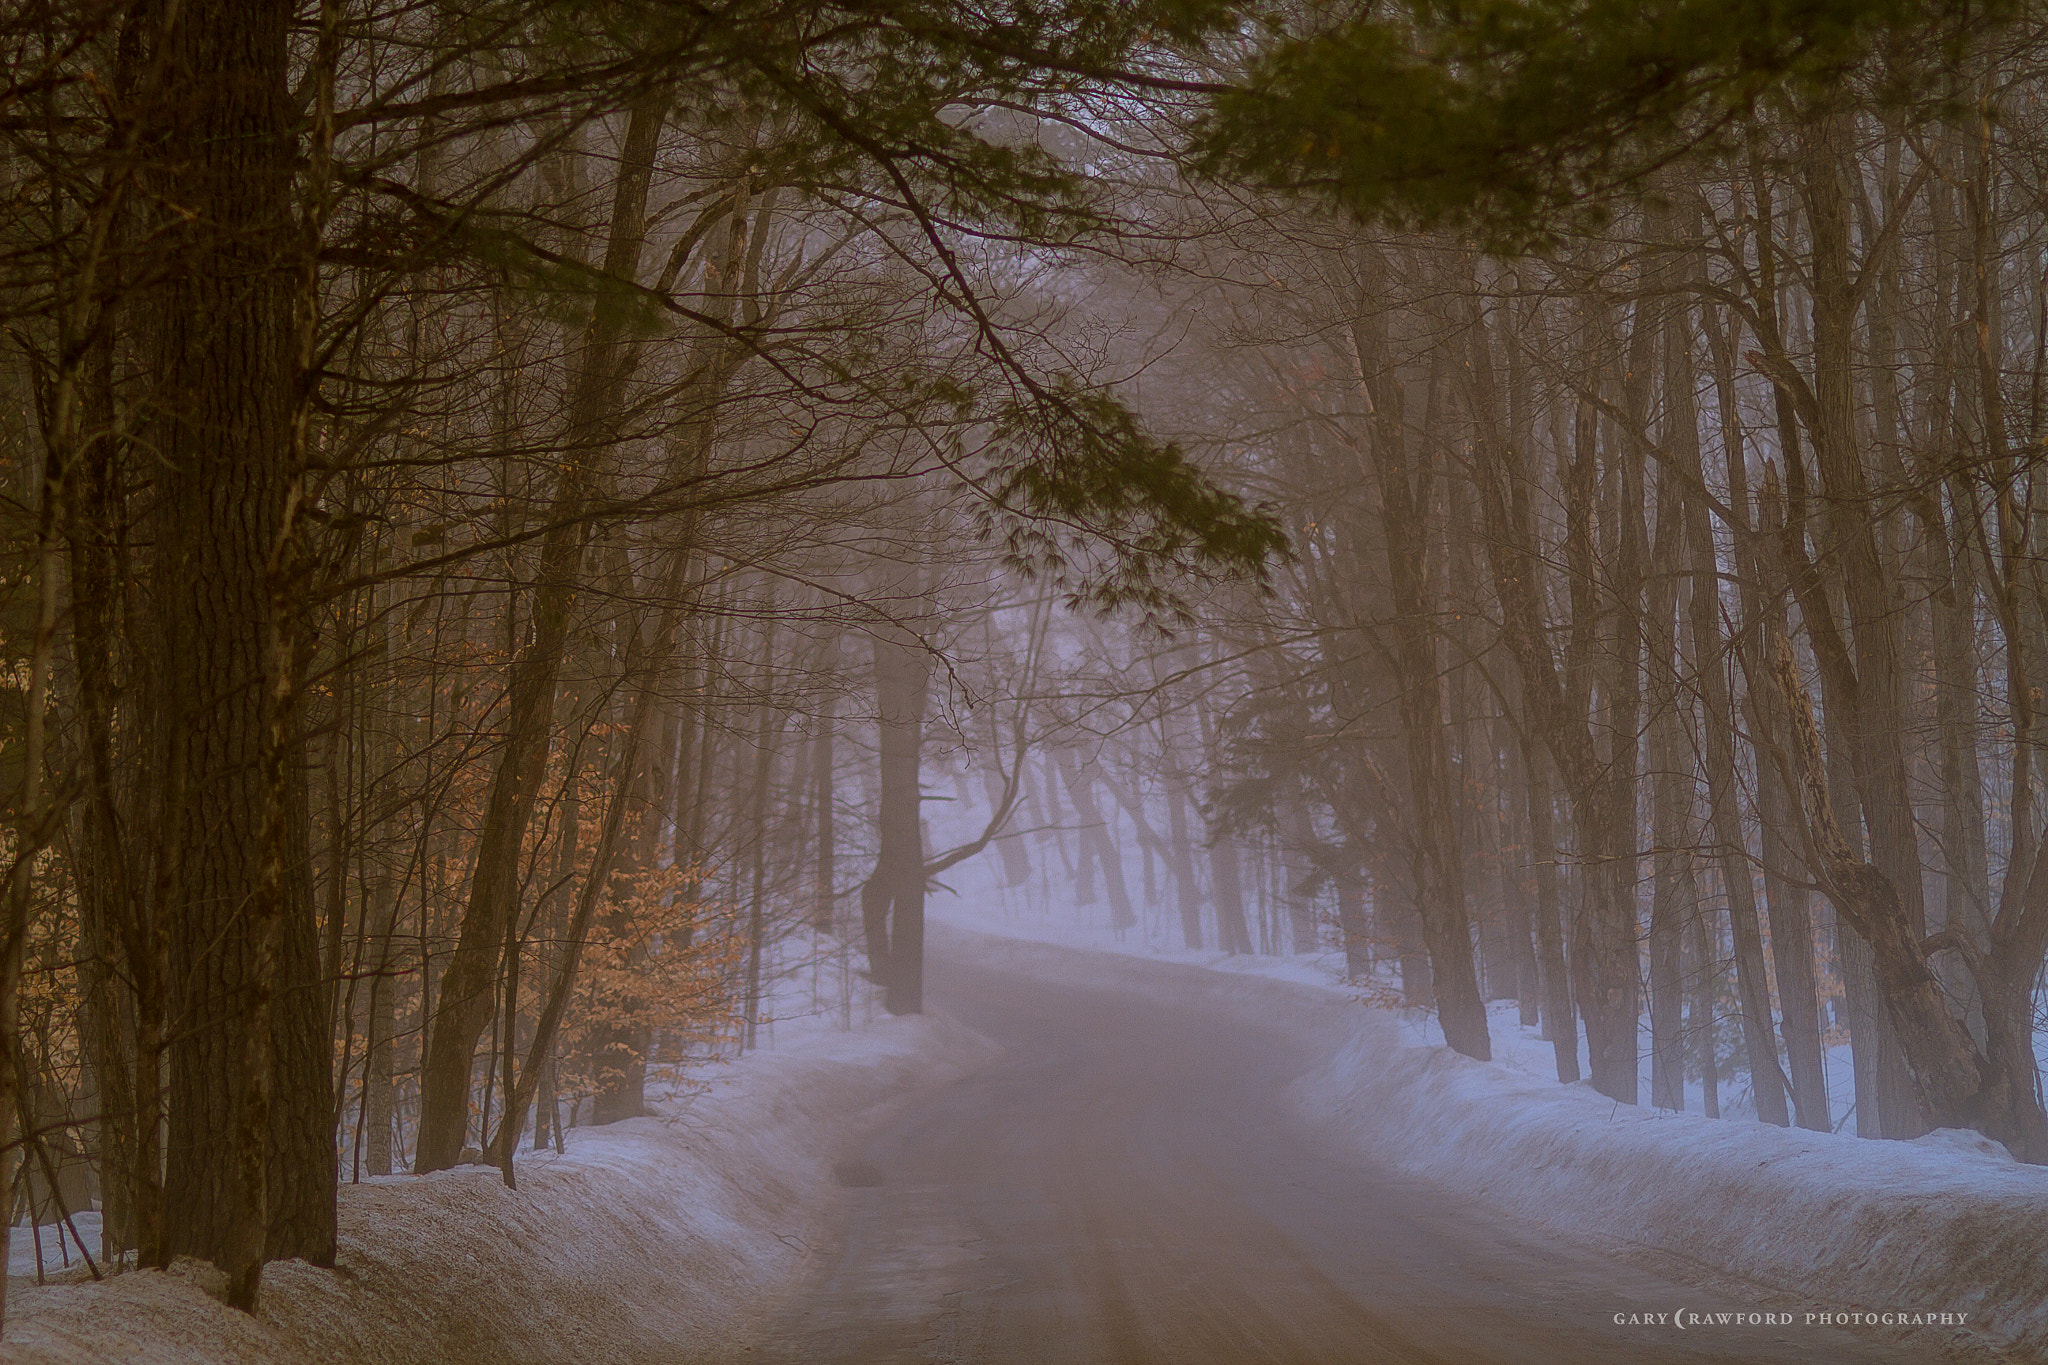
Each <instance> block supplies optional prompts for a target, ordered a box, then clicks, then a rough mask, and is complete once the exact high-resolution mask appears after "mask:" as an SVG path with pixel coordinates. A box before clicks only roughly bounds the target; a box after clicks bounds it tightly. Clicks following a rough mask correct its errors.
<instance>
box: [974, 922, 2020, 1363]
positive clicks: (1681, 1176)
mask: <svg viewBox="0 0 2048 1365" xmlns="http://www.w3.org/2000/svg"><path fill="white" fill-rule="evenodd" d="M933 941H934V942H937V943H942V944H946V945H949V946H948V948H947V950H948V951H958V952H961V953H963V954H965V953H972V955H973V956H974V958H975V959H976V960H977V961H981V962H986V963H989V964H991V965H1001V966H1004V967H1007V968H1009V969H1011V970H1015V971H1019V972H1023V973H1027V974H1033V975H1041V976H1047V977H1053V978H1057V979H1059V980H1063V981H1070V982H1085V983H1091V984H1099V985H1101V986H1104V987H1108V988H1114V989H1118V990H1123V991H1129V992H1136V993H1140V994H1143V995H1147V996H1150V997H1152V998H1155V999H1162V1000H1166V999H1170V1000H1172V1001H1174V1002H1176V1003H1179V1004H1190V1003H1199V1004H1202V1005H1205V1006H1208V1007H1210V1008H1213V1009H1218V1010H1222V1011H1225V1012H1227V1013H1229V1014H1231V1015H1234V1016H1236V1017H1238V1018H1241V1019H1243V1020H1244V1021H1245V1023H1246V1025H1247V1026H1248V1027H1254V1028H1258V1029H1262V1030H1271V1031H1273V1032H1275V1033H1279V1034H1283V1035H1287V1036H1291V1037H1293V1038H1296V1039H1298V1040H1301V1041H1302V1042H1303V1043H1304V1044H1306V1045H1307V1047H1308V1048H1309V1049H1310V1050H1311V1051H1312V1052H1313V1053H1314V1054H1315V1055H1316V1056H1317V1057H1318V1058H1320V1059H1321V1060H1319V1061H1318V1062H1317V1064H1316V1065H1315V1066H1314V1067H1313V1069H1312V1070H1310V1071H1309V1072H1307V1073H1306V1074H1304V1075H1302V1076H1301V1077H1300V1078H1299V1079H1298V1080H1296V1081H1295V1082H1294V1084H1293V1086H1292V1088H1291V1091H1290V1095H1289V1098H1290V1101H1291V1102H1292V1104H1293V1106H1294V1108H1295V1111H1296V1113H1297V1114H1298V1115H1299V1116H1300V1117H1301V1118H1302V1119H1303V1120H1304V1121H1305V1122H1306V1123H1307V1124H1308V1125H1309V1126H1310V1127H1311V1128H1313V1129H1314V1130H1315V1131H1316V1132H1317V1133H1318V1134H1319V1135H1320V1136H1322V1137H1323V1138H1325V1139H1326V1140H1328V1141H1330V1142H1332V1143H1334V1144H1336V1145H1338V1146H1340V1147H1341V1148H1343V1149H1345V1150H1347V1151H1349V1152H1350V1153H1352V1154H1353V1155H1355V1156H1358V1157H1361V1158H1365V1159H1368V1160H1373V1161H1379V1162H1385V1163H1389V1164H1391V1165H1394V1166H1395V1167H1397V1168H1399V1169H1401V1170H1404V1171H1406V1172H1408V1173H1410V1174H1413V1175H1416V1176H1418V1177H1421V1178H1424V1179H1427V1180H1430V1181H1433V1182H1435V1183H1437V1184H1439V1185H1442V1186H1446V1187H1449V1188H1451V1189H1454V1190H1457V1191H1458V1192H1460V1193H1462V1194H1465V1195H1467V1196H1470V1197H1473V1198H1475V1199H1478V1200H1481V1201H1484V1202H1485V1203H1487V1204H1489V1205H1491V1206H1493V1207H1496V1208H1500V1209H1504V1210H1507V1211H1509V1212H1512V1213H1514V1214H1516V1215H1517V1216H1520V1217H1523V1218H1527V1219H1529V1220H1532V1221H1535V1222H1538V1223H1542V1224H1545V1225H1547V1226H1550V1227H1552V1228H1555V1229H1558V1230H1560V1231H1562V1232H1565V1233H1568V1234H1576V1235H1578V1236H1581V1237H1590V1238H1594V1239H1598V1240H1599V1241H1602V1242H1607V1243H1615V1242H1619V1243H1624V1244H1628V1245H1630V1246H1633V1247H1637V1248H1645V1249H1649V1250H1652V1251H1656V1252H1660V1253H1664V1254H1667V1255H1671V1256H1677V1257H1682V1258H1684V1259H1685V1260H1686V1261H1688V1262H1692V1263H1695V1264H1699V1265H1703V1266H1705V1267H1709V1268H1711V1269H1712V1270H1714V1271H1717V1272H1721V1273H1723V1274H1727V1275H1732V1276H1735V1277H1738V1278H1740V1279H1743V1280H1746V1281H1750V1282H1753V1283H1757V1284H1760V1285H1764V1286H1768V1287H1771V1288H1774V1289H1779V1290H1784V1291H1788V1292H1791V1293H1794V1294H1798V1295H1800V1296H1802V1297H1807V1298H1812V1299H1818V1300H1822V1301H1824V1302H1828V1303H1832V1304H1837V1305H1840V1306H1841V1307H1842V1308H1843V1309H1845V1310H1850V1311H1865V1312H1871V1311H1875V1312H1908V1313H1911V1312H1920V1313H1928V1312H1935V1313H1967V1314H1968V1315H1969V1318H1968V1324H1969V1326H1970V1327H1971V1328H1972V1329H1974V1330H1976V1331H1977V1332H1979V1333H1981V1334H1982V1336H1983V1337H1984V1338H1989V1339H1990V1340H1991V1341H1993V1342H1995V1343H1997V1344H1998V1345H2001V1346H2006V1347H2010V1348H2015V1349H2017V1350H2018V1351H2019V1352H2020V1353H2023V1354H2024V1355H2026V1356H2027V1357H2029V1358H2041V1359H2048V1169H2042V1168H2039V1167H2029V1166H2021V1165H2019V1164H2018V1163H2016V1162H2015V1161H2013V1160H2012V1158H2011V1157H2010V1156H2009V1155H2007V1154H2006V1152H2005V1149H2004V1148H2002V1147H1999V1146H1997V1144H1995V1143H1991V1142H1989V1141H1987V1140H1984V1139H1981V1138H1979V1137H1978V1136H1977V1135H1976V1134H1973V1133H1972V1134H1958V1133H1940V1134H1933V1135H1930V1136H1929V1137H1928V1138H1923V1139H1921V1140H1920V1141H1919V1142H1917V1143H1905V1142H1870V1141H1865V1140H1862V1139H1858V1138H1853V1137H1844V1136H1838V1135H1834V1134H1827V1133H1810V1132H1806V1131H1803V1130H1798V1129H1792V1130H1787V1129H1782V1128H1776V1127H1771V1126H1768V1125H1765V1124H1760V1123H1755V1122H1743V1121H1736V1120H1726V1119H1708V1118H1705V1117H1703V1116H1701V1115H1697V1114H1674V1113H1669V1112H1659V1111H1653V1110H1647V1109H1640V1108H1634V1107H1630V1106H1626V1105H1617V1104H1616V1103H1615V1102H1614V1101H1613V1100H1610V1099H1608V1098H1607V1097H1606V1096H1604V1095H1601V1094H1599V1093H1598V1092H1596V1091H1594V1090H1593V1089H1592V1087H1591V1086H1590V1085H1587V1084H1583V1083H1582V1084H1578V1085H1571V1086H1566V1085H1560V1084H1558V1083H1557V1082H1556V1081H1554V1080H1550V1081H1545V1080H1542V1079H1539V1078H1535V1077H1531V1076H1529V1075H1526V1074H1522V1073H1517V1072H1514V1071H1511V1070H1509V1069H1507V1068H1504V1067H1501V1066H1497V1065H1493V1064H1489V1063H1484V1062H1476V1061H1473V1060H1471V1059H1470V1058H1467V1057H1462V1056H1459V1055H1458V1054H1456V1053H1454V1052H1452V1051H1450V1050H1449V1049H1448V1048H1445V1047H1442V1046H1427V1045H1419V1044H1418V1043H1416V1042H1415V1041H1414V1040H1413V1039H1412V1037H1411V1036H1410V1033H1411V1030H1410V1028H1409V1026H1408V1025H1407V1023H1406V1022H1404V1021H1403V1020H1402V1019H1401V1017H1400V1016H1399V1015H1397V1014H1394V1013H1392V1012H1390V1011H1387V1010H1383V1009H1374V1008H1369V1007H1367V1006H1364V1005H1362V1004H1361V1003H1359V1002H1358V1001H1357V1000H1355V999H1353V998H1351V996H1350V995H1349V994H1347V993H1346V992H1345V991H1344V990H1343V989H1342V988H1341V987H1331V986H1318V985H1311V984H1306V983H1304V982H1301V981H1298V980H1283V979H1276V978H1274V977H1272V976H1267V975H1259V974H1254V973H1255V972H1256V964H1247V965H1249V966H1252V967H1253V971H1251V972H1244V971H1217V970H1211V969H1207V968H1203V967H1195V966H1188V965H1182V964H1176V963H1168V962H1157V961H1146V960H1143V959H1140V958H1136V957H1131V956H1124V955H1120V954H1114V953H1107V952H1103V951H1101V950H1100V949H1093V948H1075V947H1065V946H1056V945H1052V944H1046V943H1040V942H1027V941H1023V940H1018V939H1013V938H1003V937H996V936H993V935H989V934H983V933H977V932H974V931H971V930H967V929H963V928H958V927H953V926H948V927H947V928H945V929H944V930H943V931H942V932H941V933H940V934H937V935H935V936H934V940H933ZM1269 961H1270V960H1269ZM1219 965H1220V964H1219ZM1658 1306H1659V1307H1670V1308H1679V1307H1682V1306H1683V1305H1677V1304H1673V1305H1658Z"/></svg>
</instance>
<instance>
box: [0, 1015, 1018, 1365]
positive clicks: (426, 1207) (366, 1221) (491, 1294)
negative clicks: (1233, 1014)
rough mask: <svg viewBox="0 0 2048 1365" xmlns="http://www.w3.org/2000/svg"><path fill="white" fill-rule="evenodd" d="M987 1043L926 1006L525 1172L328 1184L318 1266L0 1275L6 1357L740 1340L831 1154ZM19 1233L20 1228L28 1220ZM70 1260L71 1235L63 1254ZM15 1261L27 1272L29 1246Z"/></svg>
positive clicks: (508, 1355)
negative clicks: (72, 1280) (236, 1300)
mask: <svg viewBox="0 0 2048 1365" xmlns="http://www.w3.org/2000/svg"><path fill="white" fill-rule="evenodd" d="M992 1054H993V1047H992V1045H991V1044H989V1043H988V1042H987V1041H986V1040H985V1039H982V1038H980V1037H979V1036H978V1035H975V1034H973V1033H971V1032H969V1031H967V1030H966V1029H964V1028H961V1027H960V1026H958V1025H956V1024H953V1023H950V1022H948V1021H947V1020H945V1019H944V1018H943V1017H941V1016H930V1015H928V1016H924V1017H922V1018H904V1019H886V1018H885V1019H880V1020H877V1021H876V1022H875V1023H874V1024H873V1025H872V1026H871V1027H870V1028H868V1029H866V1030H863V1031H861V1032H858V1033H844V1034H841V1033H829V1032H827V1033H814V1034H812V1036H810V1037H808V1038H806V1039H804V1040H803V1041H802V1042H800V1043H798V1044H797V1045H796V1046H794V1047H789V1048H785V1049H784V1050H781V1051H777V1052H756V1053H752V1054H749V1055H748V1056H747V1057H746V1058H745V1059H744V1060H743V1061H740V1062H738V1063H735V1064H732V1065H729V1066H726V1067H722V1068H719V1069H718V1073H717V1079H715V1080H714V1082H713V1086H712V1090H711V1092H710V1093H709V1094H706V1095H701V1096H698V1097H696V1098H695V1099H693V1100H689V1101H684V1102H679V1103H677V1104H674V1105H669V1106H663V1108H664V1109H665V1110H666V1112H664V1113H662V1114H661V1115H659V1116H657V1117H652V1118H642V1119H633V1120H629V1121H627V1122H625V1123H618V1124H612V1125H608V1126H606V1127H603V1128H578V1129H573V1130H571V1131H570V1133H569V1142H568V1151H567V1153H566V1154H565V1155H561V1156H556V1155H555V1154H553V1153H550V1152H544V1153H536V1154H532V1155H530V1156H527V1157H523V1158H521V1159H520V1161H519V1165H518V1180H519V1188H518V1189H517V1190H516V1191H515V1190H508V1189H506V1188H505V1187H504V1184H503V1182H502V1181H501V1180H500V1179H499V1177H498V1174H497V1172H496V1171H494V1170H488V1169H485V1168H482V1167H466V1168H461V1169H458V1170H454V1171H445V1172H441V1173H439V1174H437V1175H431V1176H426V1177H421V1178H415V1177H408V1176H395V1177H389V1178H385V1179H379V1180H371V1181H366V1182H364V1183H363V1184H360V1185H344V1186H343V1187H342V1191H341V1249H340V1257H339V1262H338V1264H337V1265H336V1267H335V1269H333V1270H316V1269H314V1268H312V1267H310V1266H307V1265H305V1264H303V1263H302V1262H285V1263H281V1264H275V1265H272V1266H270V1267H268V1268H267V1270H266V1271H265V1274H264V1281H263V1292H262V1298H261V1303H260V1306H259V1311H258V1312H257V1314H256V1315H255V1316H254V1317H250V1316H247V1315H244V1314H241V1313H237V1312H234V1311H233V1310H230V1309H228V1308H225V1307H223V1306H222V1305H221V1304H220V1303H218V1302H217V1301H216V1300H215V1299H214V1298H213V1297H211V1296H210V1294H209V1292H208V1288H209V1277H210V1276H211V1275H212V1273H213V1272H212V1271H211V1268H210V1267H204V1266H200V1265H197V1264H193V1263H185V1262H180V1263H179V1264H178V1265H177V1266H176V1267H174V1268H173V1269H172V1270H171V1271H170V1272H168V1273H156V1272H145V1273H136V1274H126V1275H119V1276H114V1277H112V1278H110V1279H108V1280H107V1281H105V1282H104V1283H101V1284H90V1283H87V1284H64V1285H52V1286H47V1287H42V1288H38V1287H36V1286H35V1285H34V1284H33V1283H32V1282H25V1281H23V1280H19V1279H16V1280H14V1281H13V1282H12V1283H11V1284H10V1286H9V1303H8V1322H7V1324H6V1342H5V1346H4V1348H0V1359H4V1360H5V1361H6V1362H8V1365H17V1363H18V1365H106V1362H110V1361H116V1360H118V1361H122V1362H128V1363H132V1365H202V1363H205V1365H213V1363H216V1362H223V1363H224V1362H235V1365H244V1363H245V1362H246V1363H248V1365H255V1363H256V1362H262V1365H271V1363H272V1362H275V1363H276V1365H336V1363H337V1362H348V1365H412V1363H413V1362H419V1365H429V1363H431V1365H465V1363H466V1362H472V1361H473V1362H477V1363H478V1365H483V1363H484V1362H489V1363H490V1365H559V1362H562V1361H572V1360H573V1361H575V1362H577V1365H612V1363H614V1362H616V1363H617V1365H638V1363H639V1362H647V1363H648V1365H653V1362H657V1361H658V1362H661V1365H683V1363H685V1362H696V1361H715V1360H722V1359H727V1358H732V1357H734V1356H737V1355H738V1354H739V1352H740V1349H741V1344H742V1343H743V1342H744V1341H746V1340H747V1339H748V1338H749V1337H750V1336H752V1335H754V1334H755V1333H756V1332H757V1330H758V1328H759V1325H760V1321H761V1319H762V1317H763V1315H764V1314H765V1313H766V1311H768V1310H769V1309H770V1308H771V1307H772V1306H773V1305H774V1303H775V1301H776V1299H777V1298H778V1296H779V1295H780V1294H782V1293H784V1292H786V1291H787V1289H788V1288H789V1287H790V1286H791V1285H792V1283H793V1281H794V1279H795V1277H796V1275H797V1274H798V1273H800V1271H801V1270H802V1268H803V1264H804V1262H805V1260H806V1258H807V1255H808V1253H809V1252H810V1250H811V1249H812V1248H814V1247H817V1246H818V1245H819V1244H820V1242H821V1240H822V1238H823V1235H824V1234H823V1228H824V1220H825V1217H826V1215H827V1214H828V1213H829V1211H830V1209H831V1206H832V1203H833V1199H834V1190H835V1186H834V1184H833V1181H832V1175H831V1161H832V1157H833V1156H834V1155H835V1154H838V1155H843V1153H839V1152H835V1148H836V1147H838V1146H840V1145H842V1144H847V1143H850V1142H851V1141H852V1140H853V1139H854V1138H855V1137H857V1136H858V1135H859V1134H860V1133H861V1132H862V1131H863V1130H865V1129H866V1128H868V1127H870V1126H872V1124H873V1123H875V1122H877V1121H879V1119H880V1118H881V1117H882V1114H883V1113H884V1112H885V1111H886V1110H887V1109H888V1108H890V1107H891V1106H893V1105H895V1104H899V1103H901V1102H902V1101H904V1100H905V1099H907V1098H909V1097H910V1096H911V1095H913V1094H915V1093H916V1092H918V1091H919V1090H921V1089H923V1088H925V1087H927V1086H929V1085H932V1084H935V1083H937V1082H938V1081H940V1080H942V1079H947V1078H950V1077H952V1076H956V1075H959V1074H963V1073H964V1072H965V1071H967V1070H969V1069H971V1068H973V1067H974V1066H976V1065H979V1064H981V1063H982V1062H984V1061H985V1060H987V1059H988V1058H989V1057H990V1056H991V1055H992ZM24 1231H25V1230H24ZM74 1255H75V1253H74ZM30 1268H31V1269H32V1263H31V1266H30Z"/></svg>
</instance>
